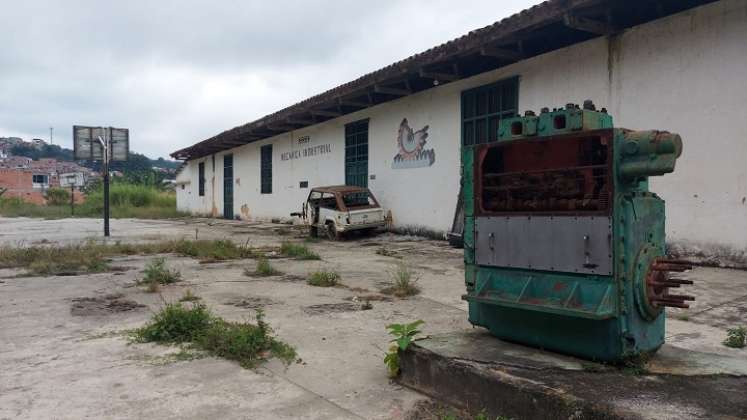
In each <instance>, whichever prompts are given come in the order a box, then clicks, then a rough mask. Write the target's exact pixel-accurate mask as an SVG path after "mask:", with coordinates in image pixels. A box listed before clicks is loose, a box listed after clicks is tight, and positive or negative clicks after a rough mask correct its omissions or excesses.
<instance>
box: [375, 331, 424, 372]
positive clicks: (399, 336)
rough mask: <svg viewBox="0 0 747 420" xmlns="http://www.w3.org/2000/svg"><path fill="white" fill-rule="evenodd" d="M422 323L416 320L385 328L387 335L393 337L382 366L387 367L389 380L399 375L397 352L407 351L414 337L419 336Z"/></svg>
mask: <svg viewBox="0 0 747 420" xmlns="http://www.w3.org/2000/svg"><path fill="white" fill-rule="evenodd" d="M424 323H425V321H423V320H417V321H415V322H411V323H409V324H389V325H387V326H386V329H387V330H389V334H390V335H393V336H394V338H393V339H392V341H391V343H393V344H392V345H391V346H390V347H389V352H388V353H387V354H386V355H385V356H384V364H385V365H386V366H387V369H388V371H389V377H390V378H394V377H396V376H397V375H399V352H400V351H405V350H407V348H408V347H409V346H410V344H411V343H412V342H413V341H414V340H415V336H416V335H418V334H420V330H419V329H418V327H420V326H421V325H423V324H424Z"/></svg>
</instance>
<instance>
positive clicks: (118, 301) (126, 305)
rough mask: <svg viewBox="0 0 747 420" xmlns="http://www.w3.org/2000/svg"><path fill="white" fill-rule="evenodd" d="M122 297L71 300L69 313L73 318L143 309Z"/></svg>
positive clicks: (120, 295) (113, 295)
mask: <svg viewBox="0 0 747 420" xmlns="http://www.w3.org/2000/svg"><path fill="white" fill-rule="evenodd" d="M122 297H123V295H122V294H112V295H106V296H102V297H78V298H73V299H72V305H71V306H70V313H71V314H73V315H75V316H96V315H111V314H115V313H119V312H130V311H135V310H138V309H140V308H144V307H145V305H142V304H140V303H137V302H135V301H134V300H130V299H122Z"/></svg>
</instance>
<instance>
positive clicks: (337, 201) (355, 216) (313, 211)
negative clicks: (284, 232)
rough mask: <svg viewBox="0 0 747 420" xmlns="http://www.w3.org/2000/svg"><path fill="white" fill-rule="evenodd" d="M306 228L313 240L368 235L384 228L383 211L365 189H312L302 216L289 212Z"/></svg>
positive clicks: (345, 187) (343, 187) (347, 186)
mask: <svg viewBox="0 0 747 420" xmlns="http://www.w3.org/2000/svg"><path fill="white" fill-rule="evenodd" d="M291 216H298V217H301V218H302V219H303V221H304V222H305V223H308V225H309V234H310V235H311V236H313V237H316V236H319V235H326V236H327V237H328V238H329V239H340V238H341V237H342V236H343V235H344V234H346V233H348V232H352V231H357V232H366V233H370V232H373V231H374V230H376V229H377V228H381V227H384V225H385V224H386V218H385V216H384V210H383V209H382V208H381V206H379V203H378V201H376V198H375V197H374V196H373V194H371V191H369V190H368V188H363V187H356V186H349V185H339V186H331V187H317V188H313V189H312V190H311V192H310V193H309V197H308V198H307V199H306V202H305V203H303V206H302V211H301V213H291Z"/></svg>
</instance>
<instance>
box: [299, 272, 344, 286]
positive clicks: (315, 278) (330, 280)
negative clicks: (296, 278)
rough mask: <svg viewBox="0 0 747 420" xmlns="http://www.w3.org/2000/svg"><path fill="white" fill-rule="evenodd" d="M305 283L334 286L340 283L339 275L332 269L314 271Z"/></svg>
mask: <svg viewBox="0 0 747 420" xmlns="http://www.w3.org/2000/svg"><path fill="white" fill-rule="evenodd" d="M306 283H308V284H309V285H311V286H317V287H334V286H337V285H338V284H340V275H339V274H337V273H336V272H334V271H327V270H321V271H315V272H313V273H311V275H310V276H309V279H308V280H307V281H306Z"/></svg>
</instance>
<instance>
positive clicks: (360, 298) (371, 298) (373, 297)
mask: <svg viewBox="0 0 747 420" xmlns="http://www.w3.org/2000/svg"><path fill="white" fill-rule="evenodd" d="M345 300H347V301H349V302H391V301H392V300H393V299H392V298H391V297H389V296H385V295H379V294H374V293H372V294H367V295H357V296H350V297H346V298H345Z"/></svg>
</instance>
